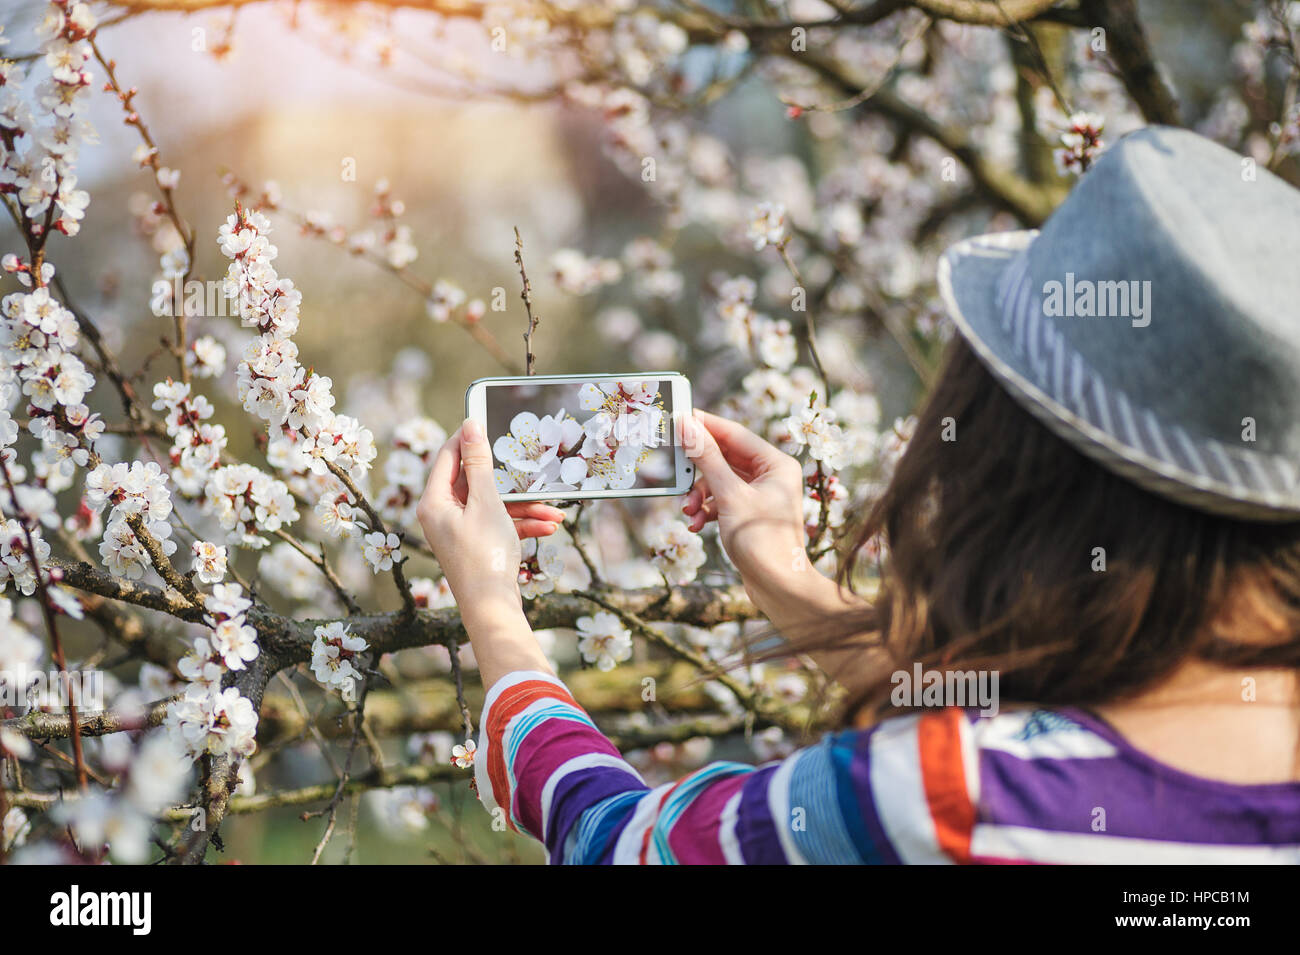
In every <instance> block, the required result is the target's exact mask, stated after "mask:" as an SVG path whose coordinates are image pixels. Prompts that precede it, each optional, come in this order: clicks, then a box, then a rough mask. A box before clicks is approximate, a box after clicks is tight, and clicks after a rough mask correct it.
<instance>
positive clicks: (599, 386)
mask: <svg viewBox="0 0 1300 955" xmlns="http://www.w3.org/2000/svg"><path fill="white" fill-rule="evenodd" d="M690 413H691V383H690V381H689V380H688V379H687V378H686V376H685V375H683V374H680V373H678V372H675V371H663V372H649V371H647V372H631V373H628V374H625V375H531V376H528V377H524V378H480V379H478V380H477V381H475V382H474V383H473V384H471V385H470V386H469V388H468V389H467V390H466V391H465V417H467V418H473V419H474V420H475V421H476V422H478V424H479V425H480V426H481V427H482V428H483V432H484V433H485V434H486V435H487V436H488V442H489V443H490V444H491V445H492V459H493V461H492V463H493V471H494V474H495V477H496V482H497V488H498V489H499V490H500V491H501V497H502V498H503V499H504V500H507V501H556V500H586V499H590V498H602V497H667V496H670V495H674V494H685V493H686V492H687V491H689V490H690V488H691V484H692V482H693V481H694V480H695V464H694V462H693V461H691V460H690V459H689V458H688V457H687V456H686V452H685V449H684V448H683V447H682V444H681V441H680V440H679V435H680V434H681V430H680V427H679V421H680V419H681V418H682V417H683V416H685V415H689V414H690Z"/></svg>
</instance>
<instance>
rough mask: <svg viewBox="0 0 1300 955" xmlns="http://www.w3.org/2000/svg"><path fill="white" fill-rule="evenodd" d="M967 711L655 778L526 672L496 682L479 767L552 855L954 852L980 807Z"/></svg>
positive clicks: (728, 857) (490, 801)
mask: <svg viewBox="0 0 1300 955" xmlns="http://www.w3.org/2000/svg"><path fill="white" fill-rule="evenodd" d="M935 716H939V714H935ZM963 723H964V721H962V720H961V719H960V716H959V714H954V716H953V717H952V718H949V717H947V716H944V717H943V718H942V720H940V721H938V722H936V723H935V724H934V725H927V727H925V728H924V729H923V728H922V727H921V726H919V725H918V720H917V719H916V718H910V717H904V718H902V719H898V720H890V721H889V722H888V723H886V724H883V727H886V728H887V731H886V732H883V733H882V732H880V730H879V729H877V730H870V731H861V732H845V733H838V734H833V735H830V736H827V737H825V738H824V739H823V740H822V741H821V743H819V744H817V745H815V746H810V747H808V748H806V749H802V750H799V751H798V752H796V753H794V754H793V755H791V756H789V757H788V758H786V759H784V760H781V761H780V762H776V763H771V764H768V765H764V766H758V767H755V766H751V765H747V764H743V763H734V762H717V763H712V764H710V765H708V766H705V767H703V768H702V769H699V770H696V771H695V772H693V773H691V774H690V775H688V776H686V777H684V778H682V779H680V780H678V781H676V782H674V783H668V784H665V785H662V786H658V787H655V788H651V787H649V786H647V785H646V783H645V782H644V780H642V778H641V776H640V775H639V774H638V773H637V771H636V770H635V769H633V768H632V766H630V765H629V764H628V763H627V762H626V761H625V760H624V759H623V758H622V756H621V755H620V754H619V752H618V750H617V749H616V748H615V747H614V745H613V744H612V743H611V742H610V741H609V740H608V739H607V738H606V737H605V736H604V735H603V734H602V733H601V732H600V731H599V730H598V729H597V728H596V726H595V724H594V723H593V722H592V721H591V719H590V717H588V716H587V714H586V713H585V712H584V711H583V709H582V708H581V707H580V706H579V705H578V703H577V701H575V700H574V698H573V697H572V695H570V693H569V691H568V689H567V688H566V687H565V686H564V684H563V683H561V682H560V681H559V680H557V679H555V678H554V677H552V676H550V675H548V674H543V673H536V672H518V673H512V674H510V675H508V676H506V677H504V678H502V679H501V680H500V681H498V682H497V683H496V684H495V685H494V686H493V687H492V689H491V691H490V692H489V693H488V697H487V701H486V703H485V707H484V712H483V718H482V734H481V740H480V743H479V748H478V753H477V756H476V758H475V777H476V781H477V783H478V791H479V798H480V799H481V800H482V801H483V803H484V805H485V806H486V807H487V808H488V809H489V810H490V811H494V812H500V813H501V814H502V816H503V818H504V820H505V821H506V823H507V825H508V826H509V827H510V828H513V829H516V830H521V831H524V832H526V833H528V834H529V835H531V836H533V837H534V838H536V839H539V840H541V841H542V842H543V843H544V844H545V845H546V849H547V852H548V855H549V858H550V861H551V862H552V863H569V864H611V863H613V864H625V863H626V864H678V863H683V864H685V863H694V864H728V863H730V864H748V865H756V864H757V865H764V864H766V865H771V864H802V863H816V864H859V863H897V862H899V861H904V860H906V861H954V860H955V859H956V858H957V857H958V856H959V855H960V853H961V851H962V848H963V840H964V845H965V846H967V847H968V846H969V827H970V823H971V817H972V814H973V811H972V810H971V808H970V804H969V801H968V800H967V799H966V795H967V794H966V784H965V774H964V771H963V767H962V765H961V763H962V736H963V732H962V729H961V726H962V725H963ZM923 735H928V737H929V739H928V745H929V746H930V747H931V748H932V750H933V757H932V758H931V759H930V760H929V765H928V766H923V765H922V761H921V760H920V759H919V758H918V752H919V744H920V742H921V738H922V736H923ZM882 774H887V775H888V777H889V778H888V779H884V778H882ZM895 774H897V777H898V778H897V779H896V778H895ZM877 794H881V796H882V797H883V798H878V796H877ZM932 810H934V811H933V812H932Z"/></svg>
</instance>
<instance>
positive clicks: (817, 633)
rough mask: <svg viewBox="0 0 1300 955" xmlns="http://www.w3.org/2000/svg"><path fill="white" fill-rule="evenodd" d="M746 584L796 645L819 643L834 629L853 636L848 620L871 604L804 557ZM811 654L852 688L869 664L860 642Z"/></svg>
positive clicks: (756, 601)
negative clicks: (779, 571) (793, 564)
mask: <svg viewBox="0 0 1300 955" xmlns="http://www.w3.org/2000/svg"><path fill="white" fill-rule="evenodd" d="M745 589H746V591H747V592H748V593H749V596H750V599H751V600H752V601H753V602H754V606H755V607H757V608H758V610H759V611H760V612H762V614H763V615H764V616H765V617H767V618H768V620H770V621H771V622H772V626H774V627H775V628H776V629H777V630H779V631H780V632H781V634H782V635H783V636H784V637H785V638H786V639H787V640H788V641H790V642H791V643H792V644H795V645H805V644H813V645H816V644H818V643H820V642H821V641H822V639H823V638H824V637H825V636H826V635H828V634H829V633H831V632H843V633H844V634H845V637H846V638H849V637H851V636H853V634H852V630H851V628H850V629H847V630H846V625H847V622H848V621H849V620H850V619H851V618H852V617H853V616H856V615H860V614H861V613H862V612H863V611H865V610H866V609H867V608H868V603H867V601H866V600H865V599H864V598H862V597H861V596H859V595H858V594H855V593H852V592H850V591H848V590H846V589H843V588H841V587H840V586H839V584H837V583H836V582H835V581H833V580H831V579H830V578H828V577H826V576H824V575H823V574H822V573H821V572H820V571H818V570H817V569H816V568H815V567H813V566H812V564H811V563H807V562H802V561H800V562H796V564H795V566H793V567H792V568H791V569H790V570H788V571H786V572H784V573H780V574H767V575H761V576H760V579H758V580H748V579H747V580H746V581H745ZM843 642H844V643H847V642H849V641H848V639H846V640H845V641H843ZM807 655H808V656H809V657H811V658H812V660H813V662H814V663H816V664H817V666H819V667H820V668H821V669H822V670H823V671H824V672H825V673H827V674H828V675H829V676H831V677H832V678H833V679H835V680H837V681H838V682H840V683H841V684H843V685H844V686H846V687H852V686H854V685H856V683H857V682H858V681H859V679H860V678H861V676H862V673H863V672H864V671H865V670H866V669H867V667H866V660H865V659H864V657H863V652H862V649H861V647H860V646H855V647H853V648H851V649H839V650H837V649H827V648H824V647H817V648H815V649H810V650H809V651H808V652H807Z"/></svg>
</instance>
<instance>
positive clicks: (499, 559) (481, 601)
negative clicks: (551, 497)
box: [416, 419, 564, 618]
mask: <svg viewBox="0 0 1300 955" xmlns="http://www.w3.org/2000/svg"><path fill="white" fill-rule="evenodd" d="M416 513H417V515H418V517H419V521H420V527H421V528H422V529H423V530H424V536H425V539H426V540H427V541H428V542H429V546H430V547H431V548H433V552H434V555H435V556H436V557H437V558H438V563H439V564H440V565H441V567H442V572H443V574H444V575H445V576H446V578H447V583H448V584H449V585H450V587H451V591H452V593H453V594H454V595H455V597H456V603H457V605H458V606H459V607H460V608H461V614H462V617H465V616H472V617H475V618H480V617H484V616H485V615H487V616H490V615H492V614H493V613H495V612H496V611H498V610H502V609H504V610H515V611H517V610H518V609H519V608H520V606H521V600H520V597H519V583H518V581H519V561H520V549H519V540H520V538H524V537H546V536H548V535H550V534H553V533H555V530H556V527H557V526H558V525H559V524H560V523H562V522H563V521H564V512H563V511H561V510H560V509H559V508H556V507H552V506H551V505H549V504H543V503H540V502H527V503H512V504H510V505H509V506H508V507H507V506H506V505H505V504H504V503H503V502H502V500H501V495H500V493H499V492H498V491H497V487H496V482H495V480H494V479H493V476H492V449H491V448H490V447H489V445H488V441H487V438H486V436H485V435H484V434H483V431H482V429H481V427H480V426H479V425H478V423H477V422H474V421H471V420H468V419H467V420H466V421H465V422H464V423H463V424H462V425H461V426H460V428H459V429H457V431H456V433H455V434H453V435H452V436H451V437H450V438H448V439H447V442H446V443H445V444H444V445H443V446H442V448H441V450H439V451H438V456H437V457H436V458H435V459H434V462H433V470H432V472H431V473H430V474H429V481H428V484H427V485H426V486H425V489H424V494H423V496H421V498H420V504H419V507H418V509H417V511H416Z"/></svg>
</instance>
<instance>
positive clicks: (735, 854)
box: [718, 786, 745, 865]
mask: <svg viewBox="0 0 1300 955" xmlns="http://www.w3.org/2000/svg"><path fill="white" fill-rule="evenodd" d="M743 791H744V787H743V786H742V787H741V788H740V789H737V790H736V792H735V794H734V795H733V796H732V797H731V798H730V799H728V800H727V804H726V805H725V806H723V807H722V818H721V820H720V824H719V826H718V845H719V846H720V847H721V848H722V857H723V858H724V859H726V860H727V865H744V864H745V855H744V853H743V852H741V851H740V840H739V839H738V838H737V837H736V824H737V823H738V822H739V821H740V797H741V794H742V793H743Z"/></svg>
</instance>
